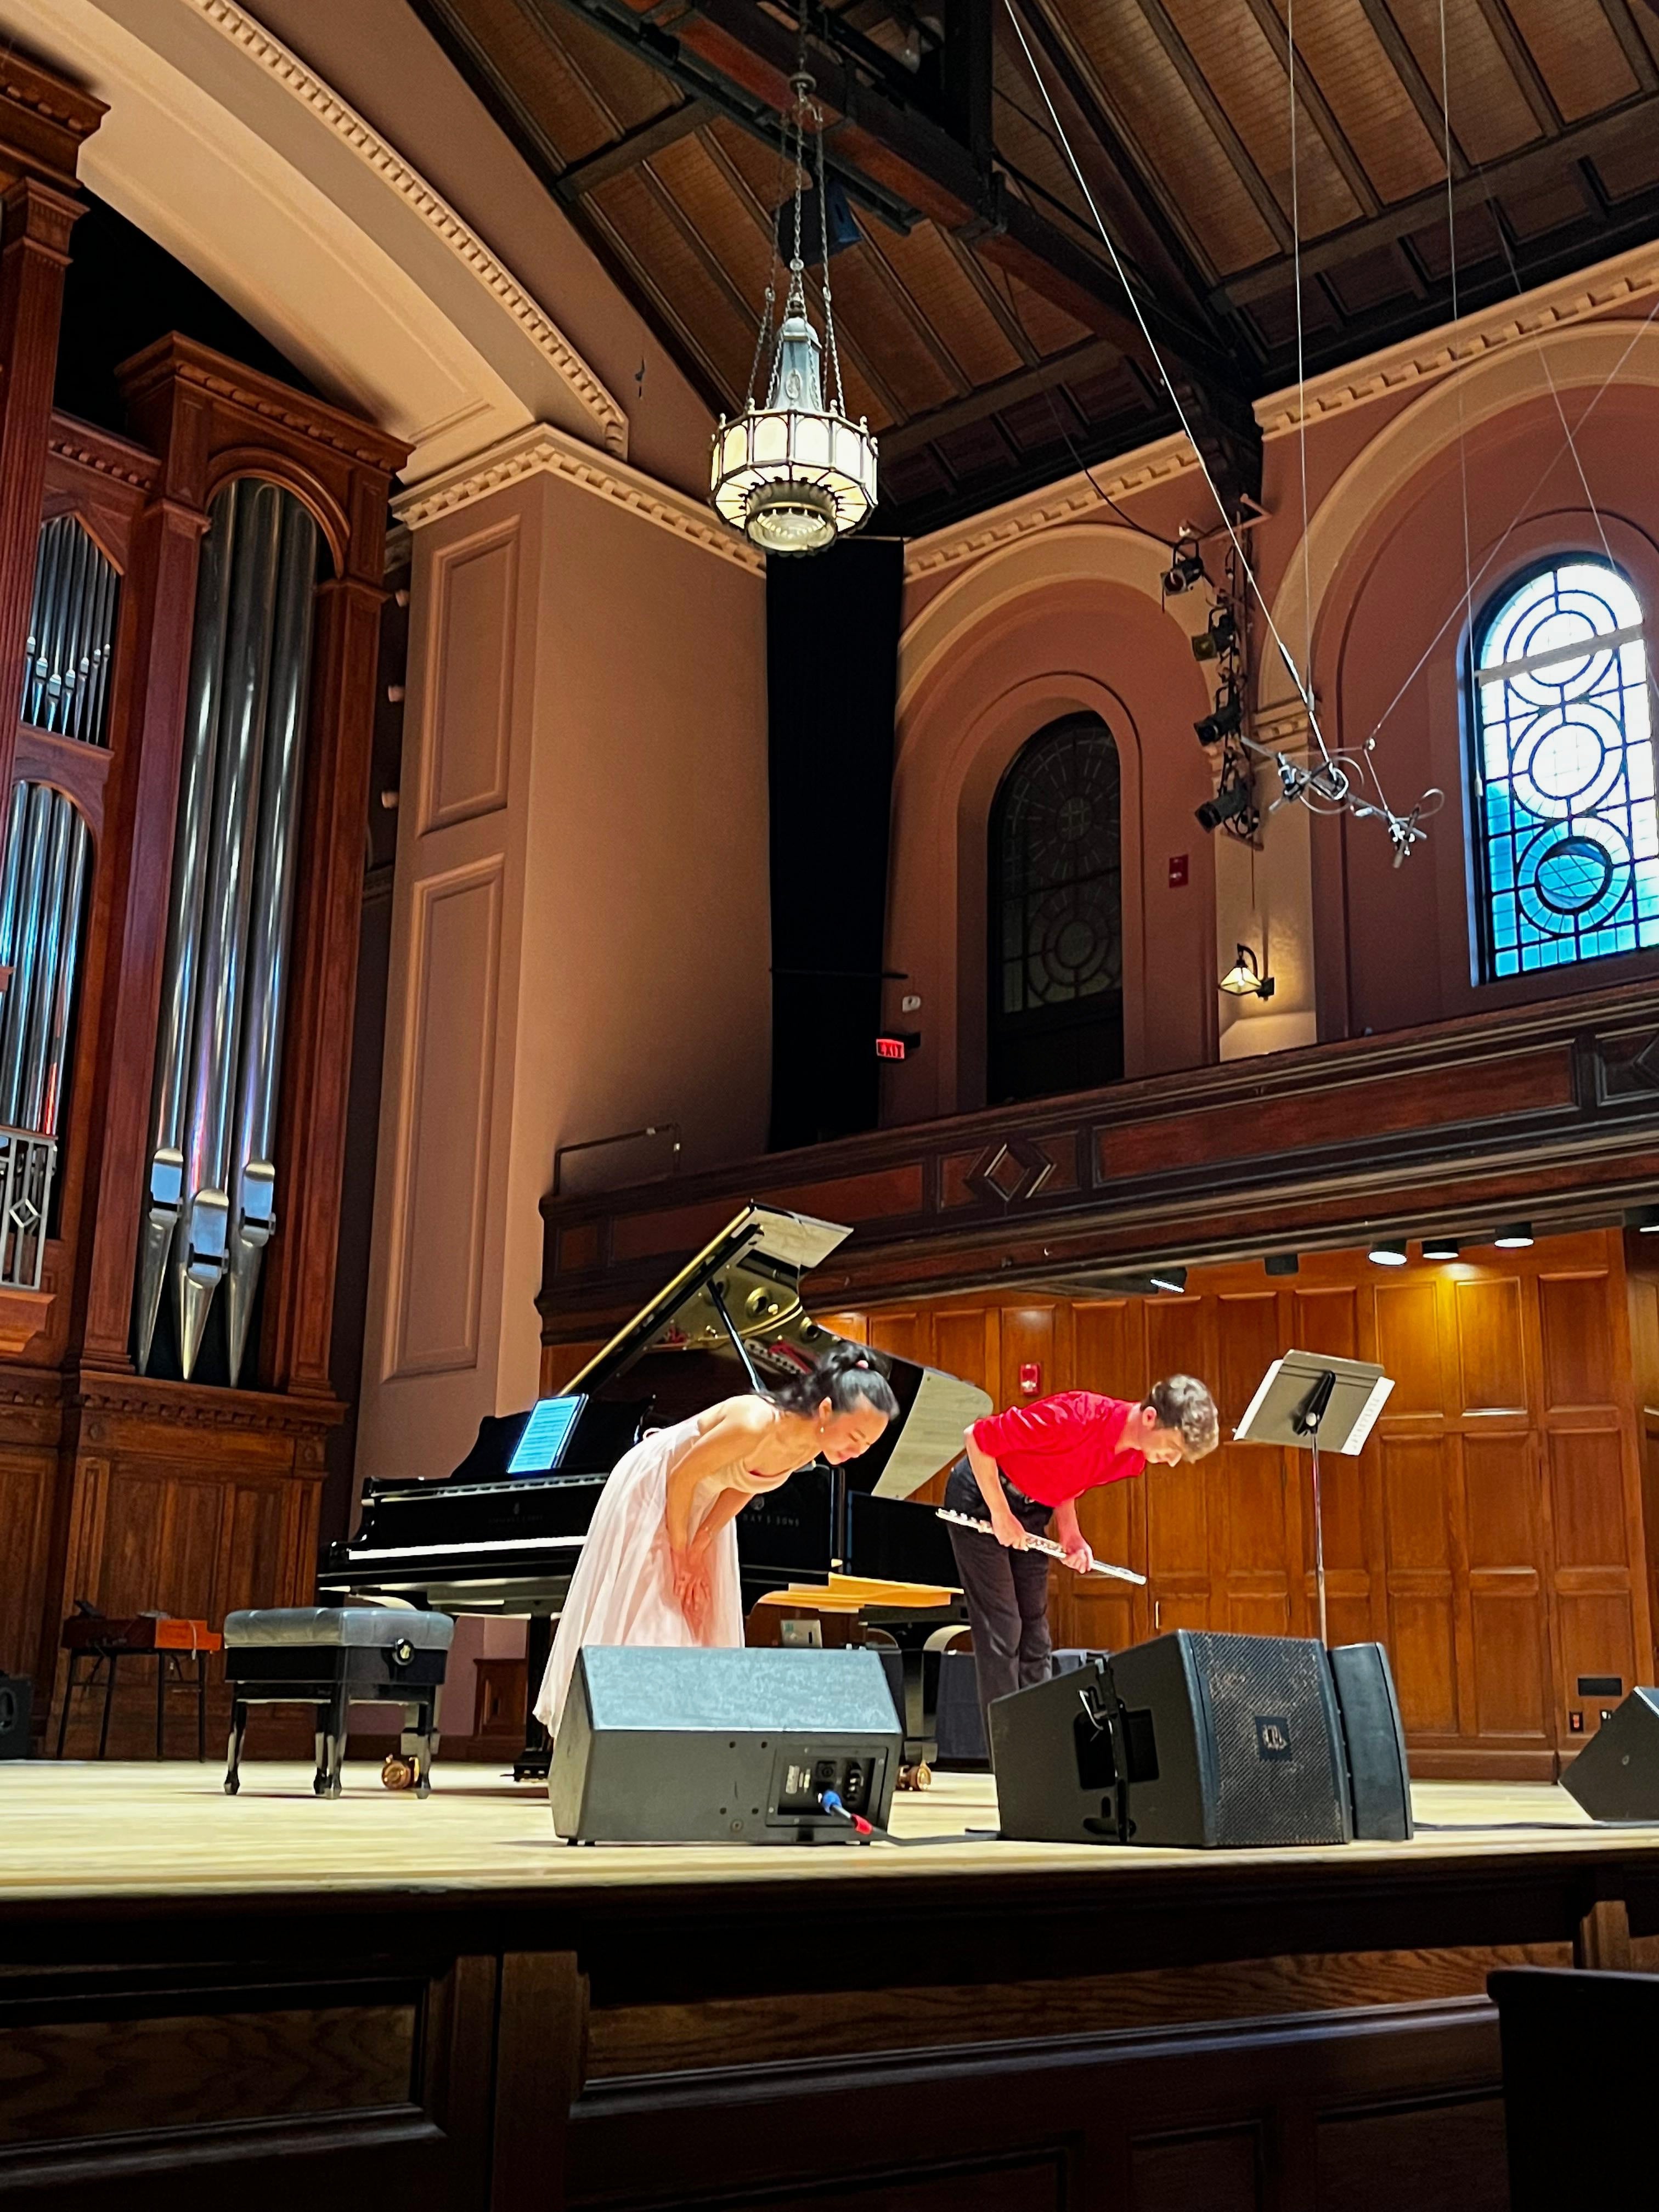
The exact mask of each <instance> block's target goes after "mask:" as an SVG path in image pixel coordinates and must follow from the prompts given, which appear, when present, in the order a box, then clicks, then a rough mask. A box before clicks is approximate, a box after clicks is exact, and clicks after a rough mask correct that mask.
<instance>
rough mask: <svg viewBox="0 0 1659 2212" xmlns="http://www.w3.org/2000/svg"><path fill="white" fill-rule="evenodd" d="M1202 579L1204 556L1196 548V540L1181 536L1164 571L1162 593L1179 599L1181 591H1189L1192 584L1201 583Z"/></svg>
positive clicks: (1168, 597)
mask: <svg viewBox="0 0 1659 2212" xmlns="http://www.w3.org/2000/svg"><path fill="white" fill-rule="evenodd" d="M1203 580H1204V556H1203V555H1202V554H1201V553H1200V551H1199V550H1198V541H1197V539H1196V538H1182V539H1181V540H1180V542H1179V543H1178V544H1177V545H1176V549H1175V558H1174V560H1173V561H1172V562H1170V567H1169V568H1168V569H1167V570H1166V571H1165V572H1164V597H1165V598H1166V599H1179V598H1180V596H1181V594H1182V592H1190V591H1191V589H1192V588H1193V586H1194V584H1201V583H1202V582H1203Z"/></svg>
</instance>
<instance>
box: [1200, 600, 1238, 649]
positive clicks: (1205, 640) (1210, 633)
mask: <svg viewBox="0 0 1659 2212" xmlns="http://www.w3.org/2000/svg"><path fill="white" fill-rule="evenodd" d="M1237 643H1238V624H1237V622H1235V620H1234V619H1233V611H1232V609H1231V607H1218V608H1217V609H1216V611H1215V612H1214V613H1213V614H1212V616H1211V617H1210V627H1209V628H1208V629H1206V630H1201V631H1200V633H1199V635H1197V636H1196V637H1195V638H1194V640H1193V659H1194V660H1218V659H1221V658H1222V657H1223V655H1224V654H1226V653H1231V651H1232V649H1233V647H1235V646H1236V645H1237Z"/></svg>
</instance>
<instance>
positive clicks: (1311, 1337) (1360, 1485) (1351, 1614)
mask: <svg viewBox="0 0 1659 2212" xmlns="http://www.w3.org/2000/svg"><path fill="white" fill-rule="evenodd" d="M1287 1289H1288V1291H1289V1295H1288V1298H1287V1301H1286V1304H1287V1305H1288V1314H1287V1317H1286V1322H1285V1329H1286V1336H1285V1346H1286V1348H1290V1347H1294V1348H1295V1349H1296V1350H1297V1351H1298V1352H1329V1353H1331V1354H1332V1355H1333V1357H1334V1358H1338V1359H1364V1358H1369V1357H1370V1341H1369V1336H1370V1332H1369V1330H1368V1332H1367V1334H1366V1336H1365V1337H1364V1339H1362V1335H1361V1308H1362V1303H1364V1301H1363V1300H1362V1295H1361V1291H1360V1288H1359V1286H1358V1285H1356V1284H1354V1283H1352V1282H1350V1283H1334V1284H1304V1283H1301V1282H1298V1283H1297V1284H1296V1285H1294V1287H1290V1286H1287ZM1366 1317H1367V1319H1368V1320H1369V1305H1368V1304H1367V1305H1366ZM1362 1342H1364V1346H1365V1348H1364V1350H1362V1349H1361V1346H1362ZM1287 1456H1288V1457H1289V1460H1290V1469H1289V1479H1288V1483H1287V1490H1286V1498H1285V1506H1286V1512H1285V1528H1286V1531H1287V1541H1288V1542H1289V1544H1290V1547H1291V1558H1292V1559H1299V1560H1300V1562H1301V1576H1300V1582H1299V1587H1298V1589H1297V1597H1298V1599H1299V1604H1298V1606H1297V1610H1296V1613H1295V1615H1294V1618H1295V1619H1296V1620H1297V1624H1298V1625H1297V1626H1296V1627H1295V1628H1294V1630H1293V1631H1292V1633H1294V1634H1296V1635H1300V1636H1314V1635H1317V1633H1318V1627H1319V1593H1318V1589H1317V1584H1316V1577H1315V1572H1314V1528H1313V1474H1312V1463H1311V1460H1310V1455H1308V1454H1307V1453H1305V1452H1295V1453H1291V1454H1290V1455H1287ZM1320 1487H1321V1491H1322V1498H1323V1517H1324V1524H1325V1594H1326V1615H1327V1620H1328V1625H1329V1629H1330V1638H1331V1641H1332V1643H1333V1644H1365V1643H1370V1642H1372V1641H1375V1640H1376V1639H1377V1638H1380V1637H1381V1636H1382V1634H1383V1579H1382V1559H1383V1541H1382V1528H1381V1510H1382V1499H1381V1495H1380V1492H1379V1489H1378V1486H1377V1481H1376V1444H1375V1443H1371V1444H1370V1445H1369V1446H1368V1447H1367V1448H1366V1449H1365V1450H1364V1452H1363V1453H1362V1454H1361V1455H1360V1456H1359V1457H1358V1459H1350V1458H1348V1457H1346V1455H1344V1454H1342V1453H1340V1452H1333V1453H1330V1454H1328V1455H1327V1456H1326V1457H1325V1458H1324V1460H1323V1461H1322V1462H1321V1466H1320Z"/></svg>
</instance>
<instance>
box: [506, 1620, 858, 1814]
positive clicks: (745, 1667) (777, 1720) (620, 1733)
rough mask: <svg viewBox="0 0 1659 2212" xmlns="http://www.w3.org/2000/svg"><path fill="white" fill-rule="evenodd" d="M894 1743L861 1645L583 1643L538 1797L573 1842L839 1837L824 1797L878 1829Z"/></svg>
mask: <svg viewBox="0 0 1659 2212" xmlns="http://www.w3.org/2000/svg"><path fill="white" fill-rule="evenodd" d="M901 1749H902V1738H901V1735H900V1731H899V1724H898V1715H897V1712H896V1711H895V1709H894V1705H893V1698H892V1692H890V1690H889V1688H888V1686H887V1676H886V1674H885V1672H884V1669H883V1667H882V1663H881V1660H880V1657H879V1656H878V1654H877V1653H876V1652H874V1651H867V1650H842V1651H810V1650H795V1651H791V1650H782V1649H776V1650H716V1651H704V1650H630V1649H628V1648H625V1647H623V1646H619V1645H599V1644H585V1645H584V1646H583V1648H582V1650H580V1653H578V1655H577V1658H576V1666H575V1671H574V1674H572V1676H571V1678H570V1691H569V1694H568V1697H567V1699H566V1700H565V1707H564V1712H563V1716H562V1719H561V1721H560V1723H559V1732H558V1736H557V1739H556V1741H555V1743H554V1746H553V1759H552V1765H551V1766H550V1770H549V1774H548V1796H549V1800H550V1803H551V1806H552V1808H553V1825H554V1826H555V1828H556V1830H557V1831H558V1832H559V1834H560V1835H562V1837H564V1838H565V1839H566V1840H567V1841H568V1842H570V1843H580V1844H599V1843H605V1844H795V1843H851V1842H854V1841H856V1840H857V1838H856V1837H855V1835H854V1831H853V1829H852V1828H851V1827H850V1826H848V1823H847V1822H846V1821H844V1820H837V1819H836V1817H835V1816H834V1815H833V1814H828V1813H826V1812H824V1811H823V1807H822V1805H821V1803H820V1802H819V1801H820V1798H821V1796H822V1794H823V1791H824V1790H826V1789H833V1790H836V1791H837V1792H838V1793H839V1795H840V1796H841V1799H842V1803H843V1804H844V1805H846V1807H847V1808H848V1811H850V1812H854V1813H858V1814H862V1815H863V1816H864V1818H865V1819H866V1820H871V1821H872V1822H873V1823H874V1824H875V1825H876V1826H878V1827H885V1826H886V1825H887V1816H888V1813H889V1811H890V1808H891V1806H892V1802H893V1790H894V1786H895V1784H896V1782H897V1779H898V1767H899V1757H900V1752H901Z"/></svg>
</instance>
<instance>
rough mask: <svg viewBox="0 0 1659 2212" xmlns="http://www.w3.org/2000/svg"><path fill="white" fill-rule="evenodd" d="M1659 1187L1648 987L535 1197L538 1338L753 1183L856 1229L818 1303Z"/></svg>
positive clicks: (654, 1268) (586, 1309) (599, 1306)
mask: <svg viewBox="0 0 1659 2212" xmlns="http://www.w3.org/2000/svg"><path fill="white" fill-rule="evenodd" d="M1656 1180H1659V988H1656V987H1653V986H1651V985H1650V986H1648V987H1645V988H1642V989H1628V990H1626V991H1623V992H1618V993H1607V994H1598V995H1597V996H1596V997H1595V998H1594V999H1589V998H1584V999H1580V1000H1577V1002H1576V1003H1575V1002H1574V1001H1572V1000H1565V1001H1564V1000H1553V1001H1547V1002H1544V1003H1542V1004H1540V1005H1536V1006H1529V1007H1523V1008H1521V1009H1518V1010H1515V1011H1511V1012H1499V1013H1496V1014H1491V1015H1482V1016H1478V1017H1476V1018H1474V1020H1472V1021H1467V1022H1461V1023H1456V1024H1443V1025H1437V1026H1435V1027H1433V1028H1427V1029H1422V1030H1408V1031H1405V1032H1402V1033H1401V1034H1399V1035H1397V1036H1387V1037H1368V1038H1358V1039H1353V1040H1351V1041H1349V1042H1345V1043H1340V1044H1332V1045H1324V1046H1315V1047H1310V1048H1307V1049H1305V1050H1302V1051H1297V1052H1287V1053H1285V1054H1276V1055H1273V1057H1272V1058H1271V1059H1267V1060H1260V1059H1258V1060H1242V1061H1239V1060H1235V1061H1230V1062H1225V1063H1223V1064H1221V1065H1220V1066H1211V1067H1205V1068H1199V1069H1195V1070H1194V1071H1192V1072H1191V1073H1186V1074H1181V1075H1173V1076H1160V1077H1155V1078H1152V1079H1148V1080H1145V1081H1141V1082H1135V1083H1127V1084H1123V1085H1118V1086H1116V1087H1115V1088H1114V1089H1111V1090H1105V1091H1094V1092H1091V1093H1087V1094H1085V1095H1083V1096H1081V1097H1076V1098H1072V1099H1067V1100H1065V1101H1063V1102H1062V1101H1053V1100H1050V1101H1047V1102H1040V1103H1036V1104H1034V1105H1030V1106H1025V1107H1014V1108H1008V1109H1000V1110H997V1111H994V1112H988V1113H981V1114H974V1115H960V1116H956V1117H953V1118H951V1119H947V1120H943V1121H932V1122H927V1123H922V1124H919V1125H917V1126H915V1127H911V1128H908V1129H895V1130H885V1131H880V1132H874V1133H871V1134H870V1135H868V1136H865V1137H860V1138H855V1139H842V1140H841V1141H840V1142H838V1143H836V1144H834V1145H824V1146H814V1147H812V1148H811V1149H810V1150H806V1151H803V1152H794V1153H784V1154H779V1155H774V1156H772V1157H770V1158H761V1159H754V1160H750V1161H747V1162H744V1163H741V1164H738V1166H736V1167H734V1168H732V1169H729V1170H720V1171H719V1172H716V1173H710V1174H707V1175H703V1176H694V1177H689V1178H687V1179H686V1180H685V1181H684V1182H680V1183H678V1184H676V1185H674V1186H671V1188H669V1189H668V1190H665V1188H664V1187H663V1185H662V1184H660V1183H658V1184H655V1185H653V1186H645V1187H641V1188H636V1189H634V1190H624V1191H617V1192H613V1193H611V1194H608V1195H605V1196H603V1197H596V1198H591V1199H587V1200H560V1201H558V1202H555V1201H554V1200H551V1199H544V1200H543V1202H542V1211H543V1214H544V1218H545V1221H546V1225H547V1264H546V1268H545V1272H544V1287H543V1292H542V1297H541V1300H540V1305H541V1310H542V1314H543V1318H544V1338H545V1340H547V1341H549V1342H554V1341H557V1340H559V1339H560V1338H566V1339H569V1340H574V1339H575V1338H576V1337H578V1336H580V1335H583V1334H588V1335H591V1334H594V1333H595V1332H596V1328H597V1327H598V1325H599V1322H601V1320H603V1319H605V1318H606V1317H608V1316H611V1314H613V1313H614V1312H616V1311H617V1310H625V1309H626V1308H627V1307H629V1305H630V1304H637V1303H638V1302H639V1299H638V1297H636V1296H635V1292H636V1291H637V1292H639V1293H640V1294H641V1295H646V1294H648V1291H649V1290H650V1289H653V1288H656V1287H659V1285H660V1283H661V1281H662V1280H663V1279H665V1277H666V1275H667V1274H668V1273H670V1272H671V1268H672V1267H673V1265H674V1264H675V1262H676V1261H677V1260H678V1258H680V1257H683V1256H684V1254H686V1253H687V1252H690V1251H692V1250H695V1249H696V1247H697V1245H698V1244H699V1243H702V1242H704V1241H705V1240H706V1238H707V1237H709V1236H712V1235H714V1233H715V1232H716V1231H718V1229H719V1228H720V1225H721V1224H722V1223H723V1221H724V1220H725V1219H726V1218H729V1217H730V1215H731V1214H732V1213H733V1212H736V1211H737V1209H738V1206H740V1205H741V1204H742V1203H743V1202H744V1200H749V1199H751V1198H757V1199H766V1200H771V1201H773V1202H775V1203H777V1204H780V1205H782V1206H788V1207H791V1208H793V1209H795V1210H798V1211H800V1212H810V1213H817V1214H822V1215H824V1216H827V1217H828V1218H831V1219H835V1220H840V1221H845V1222H848V1223H849V1224H850V1225H852V1226H853V1227H854V1230H855V1231H856V1234H855V1236H854V1237H853V1238H852V1239H850V1240H849V1242H848V1244H847V1246H846V1247H845V1248H844V1249H843V1250H842V1252H841V1253H839V1254H837V1255H836V1259H835V1261H833V1262H831V1263H830V1265H829V1267H826V1268H825V1269H824V1270H823V1271H821V1273H820V1274H819V1276H818V1277H817V1279H815V1293H814V1294H815V1296H816V1297H817V1300H818V1302H819V1303H821V1304H825V1305H828V1304H831V1303H833V1302H835V1301H836V1300H838V1299H842V1298H845V1297H859V1298H870V1299H872V1300H875V1301H877V1302H880V1301H882V1300H884V1299H891V1298H896V1297H908V1296H917V1295H922V1294H924V1293H931V1294H938V1293H939V1292H942V1291H951V1290H952V1289H969V1288H977V1287H983V1286H984V1285H989V1284H996V1283H1004V1284H1008V1285H1016V1284H1021V1283H1024V1284H1028V1285H1042V1286H1045V1287H1048V1288H1051V1289H1058V1290H1066V1289H1070V1290H1073V1291H1079V1290H1082V1291H1086V1289H1087V1286H1088V1285H1089V1283H1090V1281H1091V1279H1094V1278H1097V1277H1098V1275H1099V1274H1100V1273H1103V1272H1107V1271H1111V1270H1115V1269H1129V1270H1133V1269H1134V1268H1136V1267H1145V1266H1146V1265H1148V1264H1150V1263H1151V1262H1152V1261H1166V1262H1167V1261H1173V1260H1185V1261H1191V1262H1197V1261H1212V1260H1219V1259H1225V1258H1237V1257H1240V1256H1249V1255H1254V1254H1257V1253H1260V1252H1261V1251H1262V1250H1264V1249H1270V1248H1271V1247H1272V1246H1273V1245H1275V1244H1289V1245H1291V1246H1292V1247H1295V1246H1297V1245H1301V1246H1303V1247H1304V1249H1305V1248H1312V1247H1316V1246H1319V1245H1331V1246H1340V1245H1345V1244H1351V1243H1352V1242H1353V1240H1354V1238H1355V1237H1358V1236H1364V1235H1366V1234H1369V1233H1371V1232H1373V1231H1376V1230H1377V1229H1379V1228H1382V1227H1383V1226H1385V1225H1386V1226H1388V1227H1389V1228H1390V1229H1391V1230H1392V1231H1393V1233H1395V1234H1401V1235H1403V1234H1411V1233H1420V1231H1422V1230H1424V1229H1427V1228H1435V1229H1443V1230H1445V1231H1448V1232H1449V1233H1458V1232H1460V1231H1461V1232H1463V1233H1464V1234H1465V1235H1466V1237H1467V1241H1468V1242H1470V1243H1477V1242H1479V1241H1480V1237H1481V1236H1482V1235H1483V1234H1484V1235H1488V1236H1489V1235H1490V1233H1491V1231H1492V1226H1493V1225H1494V1223H1495V1222H1497V1221H1501V1220H1503V1219H1504V1218H1508V1217H1510V1216H1511V1215H1516V1216H1521V1217H1525V1218H1532V1219H1533V1220H1534V1223H1535V1224H1536V1225H1550V1226H1558V1227H1559V1226H1565V1225H1566V1224H1567V1223H1568V1222H1570V1221H1571V1222H1583V1221H1584V1220H1585V1219H1587V1218H1598V1219H1600V1220H1602V1221H1606V1220H1608V1219H1613V1220H1615V1221H1616V1220H1617V1218H1618V1217H1619V1212H1620V1208H1621V1207H1622V1206H1625V1205H1626V1204H1629V1203H1632V1202H1634V1201H1635V1200H1638V1199H1646V1198H1647V1197H1648V1196H1649V1195H1650V1192H1651V1189H1652V1187H1653V1184H1654V1182H1655V1181H1656Z"/></svg>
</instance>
